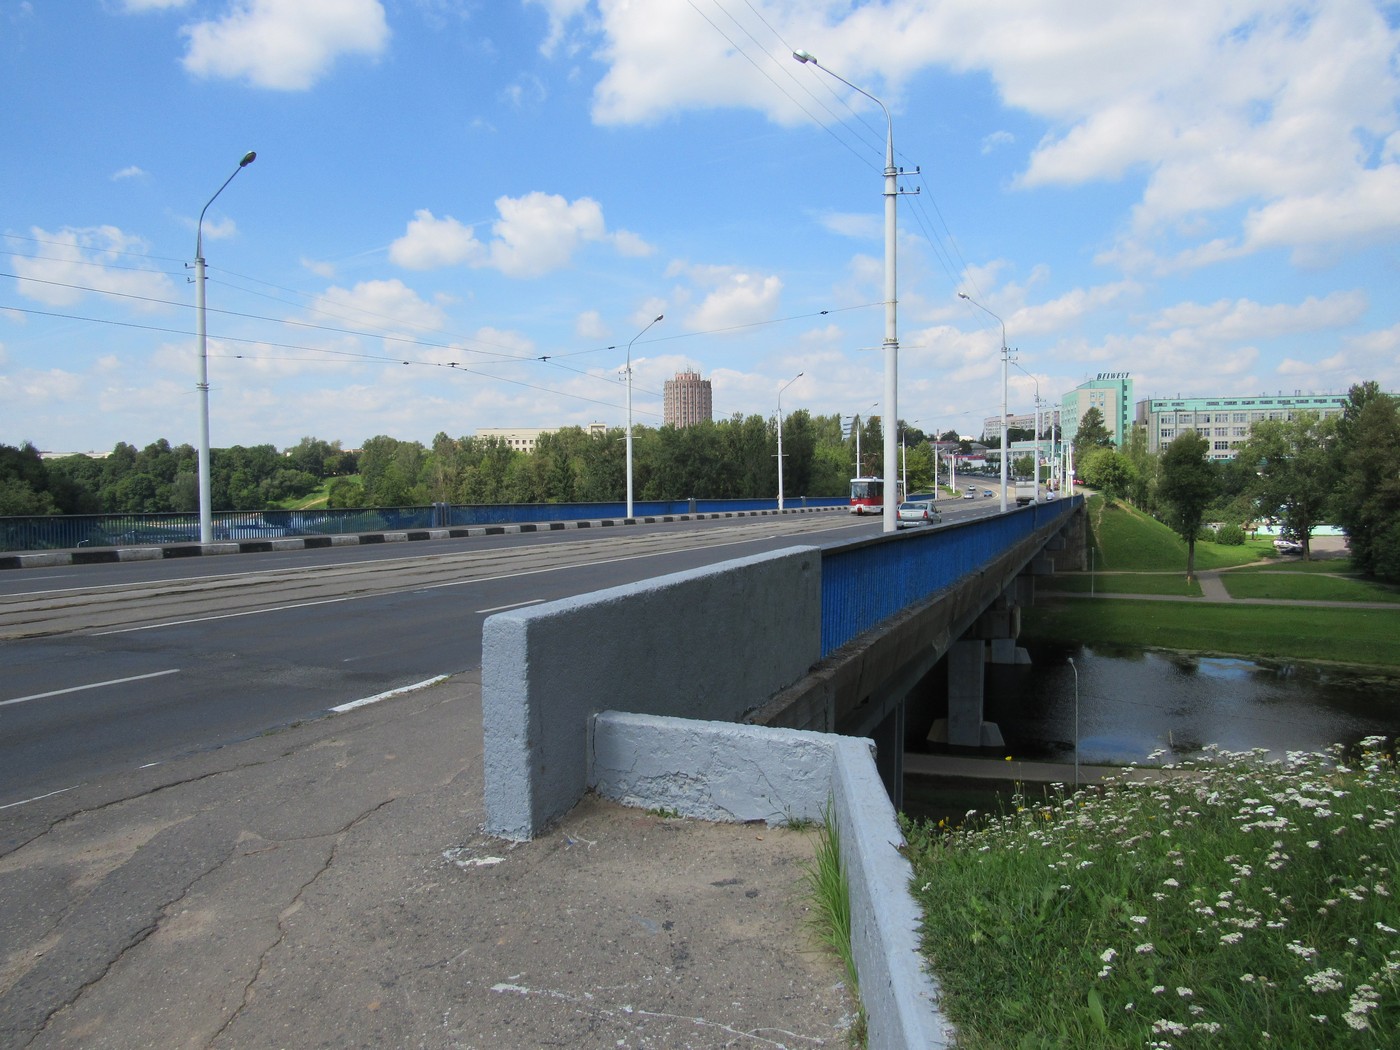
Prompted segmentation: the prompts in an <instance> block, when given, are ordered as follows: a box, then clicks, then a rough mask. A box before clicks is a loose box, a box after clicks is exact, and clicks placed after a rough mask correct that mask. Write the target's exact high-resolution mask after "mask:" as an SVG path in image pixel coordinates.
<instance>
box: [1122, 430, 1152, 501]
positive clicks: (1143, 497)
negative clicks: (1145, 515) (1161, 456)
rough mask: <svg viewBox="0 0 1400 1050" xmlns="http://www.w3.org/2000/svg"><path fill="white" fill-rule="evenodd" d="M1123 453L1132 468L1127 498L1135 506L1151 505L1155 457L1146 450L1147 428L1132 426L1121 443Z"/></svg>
mask: <svg viewBox="0 0 1400 1050" xmlns="http://www.w3.org/2000/svg"><path fill="white" fill-rule="evenodd" d="M1123 455H1124V456H1126V457H1127V460H1128V465H1129V467H1131V468H1132V472H1133V473H1132V478H1131V480H1130V481H1129V483H1128V491H1127V494H1126V496H1127V499H1128V500H1129V502H1131V503H1132V504H1133V505H1134V506H1136V507H1141V508H1144V509H1145V508H1148V507H1151V506H1152V499H1153V489H1154V488H1155V486H1156V483H1157V457H1156V456H1154V455H1152V453H1150V452H1149V451H1147V428H1146V427H1137V426H1135V427H1133V428H1132V430H1130V431H1129V432H1128V440H1127V441H1126V442H1125V443H1124V445H1123Z"/></svg>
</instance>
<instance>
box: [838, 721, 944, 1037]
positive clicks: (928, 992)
mask: <svg viewBox="0 0 1400 1050" xmlns="http://www.w3.org/2000/svg"><path fill="white" fill-rule="evenodd" d="M837 739H838V740H839V741H841V743H840V744H839V745H838V746H837V749H836V754H835V761H834V762H833V763H832V773H833V775H832V810H833V819H834V820H835V821H836V826H837V829H838V830H839V832H840V835H841V858H842V860H843V861H844V863H845V864H846V879H847V882H848V883H849V884H850V897H851V953H852V955H853V956H854V958H855V963H856V973H858V974H859V975H860V997H861V1002H862V1003H864V1004H865V1014H866V1027H867V1040H866V1045H867V1046H868V1047H870V1048H871V1050H915V1048H918V1050H946V1048H948V1047H952V1046H954V1045H955V1042H956V1032H955V1030H954V1029H953V1026H952V1025H951V1024H950V1023H949V1022H948V1020H947V1019H946V1018H945V1017H944V1016H943V1014H942V1011H941V1010H940V1009H939V1007H938V999H939V992H938V985H937V983H936V982H935V980H934V979H933V977H932V976H931V975H930V974H929V973H928V971H927V970H926V969H925V967H924V956H923V953H922V952H921V951H920V946H919V923H920V921H921V915H920V912H919V908H918V905H917V904H916V903H915V901H914V897H913V894H912V892H911V890H910V883H911V882H912V880H913V878H914V868H913V866H912V865H911V864H910V863H909V861H908V860H907V859H905V857H904V854H902V853H900V852H899V848H900V847H901V846H903V845H904V836H903V835H902V834H901V833H900V830H899V822H898V820H897V819H896V817H895V812H894V806H893V805H892V804H891V803H890V797H889V795H887V794H886V793H885V787H884V784H883V783H882V782H881V780H880V774H879V771H878V770H877V769H876V768H875V762H874V759H873V758H872V756H871V754H870V752H869V750H863V749H858V748H853V747H851V746H850V745H851V744H855V743H859V741H857V740H855V739H853V738H851V737H837Z"/></svg>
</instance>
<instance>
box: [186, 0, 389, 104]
mask: <svg viewBox="0 0 1400 1050" xmlns="http://www.w3.org/2000/svg"><path fill="white" fill-rule="evenodd" d="M181 32H182V33H183V34H184V35H185V36H186V37H187V38H188V40H189V50H188V51H187V52H186V53H185V58H184V67H185V69H186V70H187V71H189V72H190V73H193V74H194V75H196V76H200V77H211V78H223V79H239V78H242V79H246V80H247V81H248V82H249V83H251V84H253V85H255V86H256V87H263V88H271V89H274V90H278V91H304V90H306V89H307V88H310V87H311V86H312V85H313V84H315V83H316V81H317V80H319V79H320V78H321V77H322V76H324V75H325V73H326V72H327V70H329V69H330V67H331V65H332V64H334V62H335V61H336V59H338V58H340V57H341V56H342V55H365V56H368V57H370V58H376V57H378V56H379V55H381V54H382V53H383V52H384V50H385V48H386V47H387V46H388V42H389V25H388V22H387V21H386V19H385V15H384V8H383V6H382V5H381V4H380V3H379V0H236V3H235V4H234V7H233V10H232V11H231V12H230V13H229V14H228V15H226V16H225V17H224V18H223V19H221V20H219V21H206V22H199V23H196V24H194V25H190V26H186V27H185V28H184V29H182V30H181Z"/></svg>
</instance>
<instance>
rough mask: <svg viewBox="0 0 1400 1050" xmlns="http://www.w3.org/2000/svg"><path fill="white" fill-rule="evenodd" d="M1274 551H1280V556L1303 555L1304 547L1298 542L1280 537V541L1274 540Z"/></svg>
mask: <svg viewBox="0 0 1400 1050" xmlns="http://www.w3.org/2000/svg"><path fill="white" fill-rule="evenodd" d="M1274 550H1276V551H1278V552H1279V553H1280V554H1302V553H1303V545H1302V544H1301V543H1299V542H1298V541H1297V540H1293V539H1288V538H1287V537H1285V536H1280V537H1279V538H1278V539H1276V540H1274Z"/></svg>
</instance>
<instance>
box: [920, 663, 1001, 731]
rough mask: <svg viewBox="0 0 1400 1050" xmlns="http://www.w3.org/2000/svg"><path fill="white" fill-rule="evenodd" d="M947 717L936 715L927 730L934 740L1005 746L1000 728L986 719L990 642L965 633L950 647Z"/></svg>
mask: <svg viewBox="0 0 1400 1050" xmlns="http://www.w3.org/2000/svg"><path fill="white" fill-rule="evenodd" d="M946 662H947V674H948V717H947V718H939V719H935V720H934V723H933V727H932V728H931V729H930V730H929V731H928V739H929V740H930V741H931V742H933V743H938V744H951V745H952V746H954V747H1002V746H1004V744H1005V741H1004V740H1003V739H1002V735H1001V730H1000V729H999V728H998V727H997V724H996V723H995V722H988V721H986V720H985V719H984V718H983V717H982V715H983V709H984V706H985V701H986V671H987V643H986V641H985V640H983V639H981V638H967V637H964V638H962V639H959V640H958V641H956V642H954V643H953V644H952V645H951V646H949V648H948V656H947V660H946Z"/></svg>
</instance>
